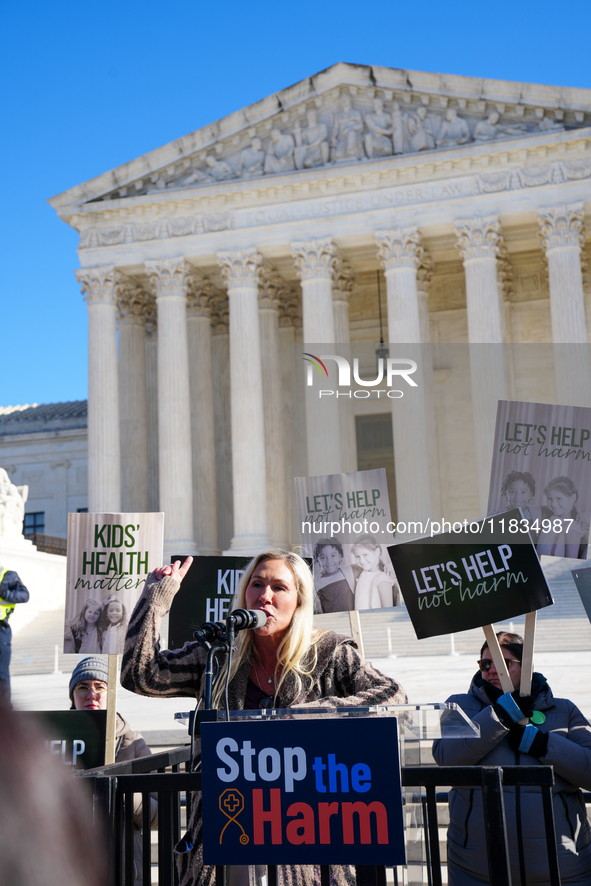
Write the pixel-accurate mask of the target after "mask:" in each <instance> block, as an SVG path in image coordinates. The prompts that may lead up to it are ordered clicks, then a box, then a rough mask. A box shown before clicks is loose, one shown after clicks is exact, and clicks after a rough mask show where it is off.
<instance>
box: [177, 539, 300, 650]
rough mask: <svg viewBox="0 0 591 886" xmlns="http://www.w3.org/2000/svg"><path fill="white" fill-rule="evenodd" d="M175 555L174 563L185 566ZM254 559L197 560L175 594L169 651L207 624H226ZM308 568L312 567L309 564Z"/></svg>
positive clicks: (203, 558)
mask: <svg viewBox="0 0 591 886" xmlns="http://www.w3.org/2000/svg"><path fill="white" fill-rule="evenodd" d="M185 559H186V556H185V555H176V554H174V555H173V556H172V557H171V562H174V561H175V560H180V561H181V562H183V561H184V560H185ZM251 559H252V558H251V557H195V558H194V559H193V562H192V564H191V566H190V567H189V571H188V572H187V574H186V575H185V577H184V579H183V582H182V584H181V587H180V589H179V591H178V593H177V594H175V597H174V600H173V601H172V606H171V607H170V613H169V616H168V648H169V649H180V648H181V647H182V646H184V644H185V643H188V642H191V641H192V640H193V639H194V638H193V632H194V631H196V630H197V628H198V627H200V625H202V624H203V623H204V622H206V621H224V620H225V619H226V618H227V617H228V615H229V614H230V607H231V604H232V599H233V597H234V594H235V593H236V591H237V589H238V583H239V581H240V579H241V577H242V575H243V574H244V570H245V569H246V567H247V566H248V564H249V563H250V561H251ZM308 564H309V565H311V564H310V563H309V561H308Z"/></svg>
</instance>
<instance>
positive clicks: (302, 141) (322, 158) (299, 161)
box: [293, 108, 329, 169]
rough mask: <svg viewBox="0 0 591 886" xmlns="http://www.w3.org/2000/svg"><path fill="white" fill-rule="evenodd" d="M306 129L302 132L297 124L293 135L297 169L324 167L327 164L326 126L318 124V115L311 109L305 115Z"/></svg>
mask: <svg viewBox="0 0 591 886" xmlns="http://www.w3.org/2000/svg"><path fill="white" fill-rule="evenodd" d="M306 117H307V119H308V127H307V129H304V130H303V131H302V130H301V129H300V126H299V124H298V125H297V127H296V128H295V129H294V131H293V134H294V136H295V140H296V148H295V153H294V158H295V165H296V168H297V169H311V168H312V167H313V166H324V165H326V163H328V154H329V146H328V126H327V125H326V123H319V122H318V115H317V113H316V111H315V110H314V109H313V108H312V109H311V110H309V111H308V113H307V114H306Z"/></svg>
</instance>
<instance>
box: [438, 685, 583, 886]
mask: <svg viewBox="0 0 591 886" xmlns="http://www.w3.org/2000/svg"><path fill="white" fill-rule="evenodd" d="M533 686H534V687H535V686H539V687H540V689H539V691H538V692H537V694H536V700H535V709H536V710H538V711H543V713H544V714H545V717H546V720H545V722H544V723H542V724H541V725H540V726H539V727H538V728H539V729H540V731H542V732H547V733H549V739H548V752H547V754H546V756H545V757H541V758H540V759H538V758H537V757H532V756H530V755H529V754H522V753H520V752H519V751H514V750H513V749H512V748H511V746H510V744H509V740H508V735H509V730H507V729H506V728H505V727H504V726H503V725H502V723H501V722H500V720H499V719H498V717H497V715H496V714H495V712H494V710H493V708H492V705H491V701H490V699H489V697H488V695H487V694H486V692H485V690H484V688H483V681H482V678H481V677H480V674H479V673H478V674H476V675H475V676H474V678H473V680H472V684H471V686H470V690H469V692H468V693H467V694H466V695H452V696H451V697H450V698H448V699H447V701H448V702H455V703H456V704H458V705H459V706H460V707H461V708H462V710H463V711H465V713H466V714H467V715H468V717H470V719H471V720H473V721H474V722H475V723H477V724H478V725H479V726H480V738H470V739H439V740H438V741H436V742H435V743H434V745H433V755H434V757H435V760H436V761H437V763H438V764H439V765H440V766H481V765H482V766H515V765H522V766H553V767H554V778H555V785H554V787H553V800H554V804H553V805H554V817H555V821H556V836H557V842H558V860H559V865H560V875H561V879H562V883H563V886H589V884H590V883H591V828H590V826H589V822H588V820H587V814H586V811H585V806H584V804H583V801H582V797H581V792H580V790H579V788H583V789H584V790H587V791H588V790H591V726H590V725H589V723H588V722H587V720H586V719H585V717H584V716H583V715H582V713H581V712H580V711H579V709H578V708H577V707H576V706H575V705H574V704H573V703H572V702H571V701H569V700H568V699H566V698H554V696H553V695H552V690H551V689H550V687H549V686H548V684H547V683H546V682H545V679H544V678H543V677H542V676H541V674H534V682H533ZM534 692H535V690H534ZM504 799H505V812H506V817H507V834H508V838H509V855H510V860H511V877H512V882H513V884H514V886H519V884H520V883H521V884H522V886H526V884H527V886H530V884H531V886H533V884H536V886H538V884H547V883H548V882H549V875H548V855H547V852H546V842H545V838H544V823H543V822H544V819H543V814H542V801H541V795H540V789H539V788H535V787H525V786H521V787H520V788H511V787H507V788H505V790H504ZM449 813H450V825H449V830H448V835H447V841H448V843H447V846H448V849H447V852H448V865H449V868H448V878H449V883H450V886H476V884H482V883H488V864H487V855H486V837H485V833H484V816H483V811H482V802H481V798H480V791H479V790H476V789H473V790H470V789H469V788H453V789H452V791H451V793H450V799H449ZM519 829H521V832H522V836H523V858H522V863H521V864H520V858H519V846H518V839H517V835H518V833H519ZM521 870H523V871H525V882H522V877H521V873H520V871H521Z"/></svg>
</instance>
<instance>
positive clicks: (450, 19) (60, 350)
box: [0, 0, 591, 406]
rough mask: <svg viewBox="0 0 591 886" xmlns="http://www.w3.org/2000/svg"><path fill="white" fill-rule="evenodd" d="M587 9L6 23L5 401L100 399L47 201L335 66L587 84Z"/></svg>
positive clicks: (31, 15)
mask: <svg viewBox="0 0 591 886" xmlns="http://www.w3.org/2000/svg"><path fill="white" fill-rule="evenodd" d="M590 25H591V3H589V0H571V2H570V3H568V4H557V3H556V2H547V0H543V2H539V3H536V4H534V3H532V2H523V0H522V2H521V3H520V2H514V0H513V2H506V0H499V2H497V3H495V4H490V3H487V4H485V3H471V4H455V3H451V2H449V3H445V2H441V0H438V2H433V0H424V2H423V3H416V2H415V3H408V2H399V0H389V2H384V0H373V2H372V3H364V2H357V3H353V2H350V0H341V2H338V3H337V2H333V0H325V2H323V3H320V2H318V0H314V2H310V0H300V2H299V3H289V4H287V3H269V2H266V3H261V2H257V0H254V2H252V0H251V2H250V3H248V2H246V3H245V2H235V0H229V2H223V0H221V2H217V3H213V2H209V3H204V2H202V0H201V2H196V0H192V2H191V0H176V2H168V3H164V2H160V3H156V2H153V0H143V2H141V3H140V2H138V0H118V2H112V0H102V2H100V3H98V2H87V3H82V2H80V0H78V2H76V3H74V2H72V0H59V2H57V3H48V2H47V0H43V2H41V0H36V2H27V0H20V2H6V3H4V4H3V8H2V11H1V12H0V66H1V69H2V93H3V95H4V100H3V105H4V107H3V112H2V122H3V124H4V125H3V127H2V129H3V136H2V140H1V150H2V153H3V155H4V156H3V157H2V164H1V168H2V169H3V170H4V171H3V176H4V184H3V187H2V191H3V194H4V197H3V201H2V202H3V207H2V212H1V213H0V247H1V249H2V271H1V275H0V281H1V284H0V285H1V286H2V318H3V321H4V324H3V325H4V330H3V336H2V338H3V342H4V355H3V357H4V359H3V370H2V375H1V379H2V384H1V387H0V405H4V406H6V405H15V404H18V403H20V404H22V403H32V402H37V403H48V402H54V401H60V400H76V399H81V398H84V397H86V396H87V378H86V373H87V366H86V360H87V326H86V308H85V305H84V302H83V301H82V296H81V294H80V289H79V286H78V284H77V283H76V281H75V278H74V269H75V268H76V267H78V257H77V254H76V247H77V243H78V235H77V234H76V232H75V231H73V230H71V229H70V228H68V227H67V226H66V225H65V224H64V223H63V222H62V221H61V220H60V219H59V218H58V217H57V216H56V214H55V212H54V211H53V210H52V209H51V207H50V206H49V205H48V204H47V203H46V200H47V199H48V198H49V197H52V196H53V195H55V194H58V193H60V192H61V191H65V190H67V189H68V188H70V187H73V186H74V185H76V184H79V183H80V182H83V181H86V180H87V179H89V178H92V177H93V176H95V175H99V174H100V173H102V172H105V171H106V170H108V169H111V168H113V167H115V166H118V165H119V164H121V163H124V162H125V161H127V160H131V159H133V158H134V157H137V156H140V155H141V154H144V153H146V152H147V151H151V150H152V149H153V148H157V147H159V146H160V145H163V144H166V143H167V142H169V141H172V140H173V139H175V138H177V137H179V136H182V135H185V134H187V133H188V132H192V131H193V130H195V129H198V128H199V127H201V126H203V125H205V124H207V123H209V122H211V121H212V120H216V119H218V118H220V117H223V116H225V115H226V114H229V113H230V112H232V111H235V110H237V109H239V108H241V107H244V106H245V105H248V104H251V103H252V102H254V101H257V100H258V99H260V98H263V97H264V96H266V95H269V94H271V93H273V92H275V91H277V90H279V89H282V88H284V87H286V86H289V85H290V84H292V83H296V82H297V81H298V80H302V79H304V78H305V77H308V76H310V75H311V74H314V73H316V72H318V71H321V70H322V69H324V68H327V67H329V66H330V65H332V64H335V63H336V62H338V61H344V62H354V63H359V64H373V65H384V66H387V67H394V68H409V69H412V70H422V71H436V72H440V73H452V74H464V75H466V76H471V77H492V78H498V79H505V80H518V81H527V82H537V83H549V84H555V85H563V86H580V87H585V88H588V89H589V88H591V65H590V64H589V32H590Z"/></svg>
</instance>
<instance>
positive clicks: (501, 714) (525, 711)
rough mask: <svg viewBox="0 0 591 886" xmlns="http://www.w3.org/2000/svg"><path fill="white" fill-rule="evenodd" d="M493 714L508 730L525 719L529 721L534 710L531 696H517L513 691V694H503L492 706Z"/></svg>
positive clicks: (516, 691)
mask: <svg viewBox="0 0 591 886" xmlns="http://www.w3.org/2000/svg"><path fill="white" fill-rule="evenodd" d="M493 707H494V710H495V713H496V715H497V717H498V718H499V720H500V721H501V723H502V724H503V726H505V727H506V728H507V729H510V728H511V726H512V725H513V723H519V721H520V720H523V718H524V717H525V718H526V719H529V718H530V717H531V715H532V711H533V709H534V699H533V697H532V696H531V695H523V696H521V695H519V691H518V690H517V689H515V690H514V691H513V692H505V694H504V695H501V696H500V698H498V699H497V701H496V702H495V704H494V705H493Z"/></svg>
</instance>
